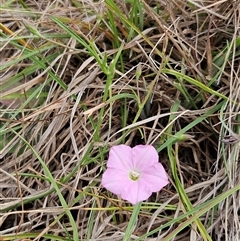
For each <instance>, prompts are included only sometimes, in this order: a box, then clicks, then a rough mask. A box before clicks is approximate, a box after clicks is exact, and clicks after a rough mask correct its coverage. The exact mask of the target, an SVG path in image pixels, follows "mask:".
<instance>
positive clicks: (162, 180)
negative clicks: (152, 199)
mask: <svg viewBox="0 0 240 241" xmlns="http://www.w3.org/2000/svg"><path fill="white" fill-rule="evenodd" d="M141 180H142V181H144V182H146V185H147V186H148V188H149V189H150V191H152V192H158V191H160V190H161V189H162V188H163V187H164V186H166V185H167V184H168V183H169V181H168V177H167V173H166V171H165V169H164V167H163V166H162V164H161V163H156V164H155V165H153V166H151V167H148V168H147V169H146V170H145V171H144V172H143V173H142V176H141Z"/></svg>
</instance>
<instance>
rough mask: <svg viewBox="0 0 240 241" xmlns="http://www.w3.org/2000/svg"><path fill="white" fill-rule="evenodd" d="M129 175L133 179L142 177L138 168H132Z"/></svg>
mask: <svg viewBox="0 0 240 241" xmlns="http://www.w3.org/2000/svg"><path fill="white" fill-rule="evenodd" d="M129 177H130V178H131V180H133V181H136V180H138V178H139V177H140V173H139V171H137V170H131V172H130V174H129Z"/></svg>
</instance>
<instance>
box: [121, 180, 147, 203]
mask: <svg viewBox="0 0 240 241" xmlns="http://www.w3.org/2000/svg"><path fill="white" fill-rule="evenodd" d="M151 194H152V192H151V191H150V190H149V189H147V188H146V186H144V185H141V183H140V182H139V181H131V182H130V183H129V184H128V185H127V186H125V188H124V190H123V191H122V193H121V194H120V195H121V197H122V199H125V200H127V201H129V202H130V203H132V204H137V203H138V202H141V201H144V200H146V199H148V198H149V197H150V196H151Z"/></svg>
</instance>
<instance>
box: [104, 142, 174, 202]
mask: <svg viewBox="0 0 240 241" xmlns="http://www.w3.org/2000/svg"><path fill="white" fill-rule="evenodd" d="M168 183H169V181H168V177H167V174H166V171H165V170H164V168H163V166H162V164H161V163H159V162H158V153H157V151H156V150H155V148H154V147H153V146H150V145H138V146H135V147H133V148H131V147H129V146H126V145H118V146H113V147H112V148H111V149H110V152H109V158H108V162H107V170H106V171H105V172H104V174H103V176H102V186H103V187H105V188H106V189H108V190H109V191H111V192H112V193H114V194H116V195H120V196H121V197H122V198H123V199H125V200H128V201H129V202H131V203H132V204H136V203H138V202H140V201H143V200H146V199H148V198H149V197H150V196H151V194H152V192H157V191H159V190H161V189H162V188H163V187H164V186H166V185H167V184H168Z"/></svg>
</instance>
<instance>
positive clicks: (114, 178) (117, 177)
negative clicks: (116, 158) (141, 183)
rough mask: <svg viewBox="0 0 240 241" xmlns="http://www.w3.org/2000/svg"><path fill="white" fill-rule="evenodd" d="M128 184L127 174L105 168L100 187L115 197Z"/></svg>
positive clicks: (129, 180)
mask: <svg viewBox="0 0 240 241" xmlns="http://www.w3.org/2000/svg"><path fill="white" fill-rule="evenodd" d="M129 182H131V179H130V178H129V176H128V173H127V172H125V171H122V170H116V169H114V168H107V170H106V171H105V172H104V173H103V176H102V186H103V187H105V188H106V189H108V190H109V191H111V192H112V193H114V194H116V195H120V194H121V193H122V192H123V190H124V187H125V186H127V185H128V184H129Z"/></svg>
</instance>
